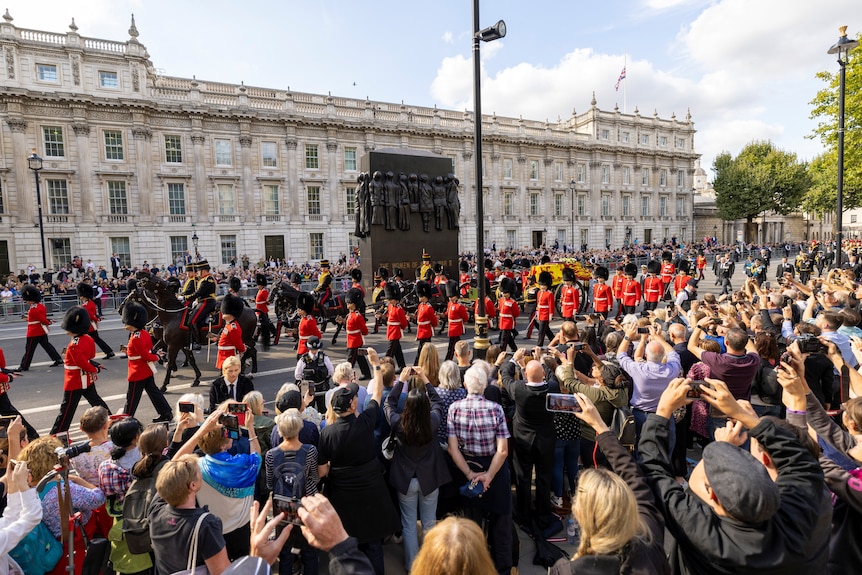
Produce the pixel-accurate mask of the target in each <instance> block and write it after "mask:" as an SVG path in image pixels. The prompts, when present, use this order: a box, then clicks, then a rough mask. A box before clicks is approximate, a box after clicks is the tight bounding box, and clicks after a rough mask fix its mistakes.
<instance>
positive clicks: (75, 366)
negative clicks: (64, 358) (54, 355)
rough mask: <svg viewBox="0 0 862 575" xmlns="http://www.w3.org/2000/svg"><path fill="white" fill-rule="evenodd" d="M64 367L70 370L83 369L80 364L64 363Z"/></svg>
mask: <svg viewBox="0 0 862 575" xmlns="http://www.w3.org/2000/svg"><path fill="white" fill-rule="evenodd" d="M63 367H64V368H66V369H68V370H70V371H71V370H73V369H77V370H80V369H81V367H80V366H78V365H65V364H64V365H63Z"/></svg>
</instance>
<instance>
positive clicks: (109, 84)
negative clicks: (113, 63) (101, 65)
mask: <svg viewBox="0 0 862 575" xmlns="http://www.w3.org/2000/svg"><path fill="white" fill-rule="evenodd" d="M99 86H101V87H102V88H119V87H120V79H119V78H118V77H117V73H116V72H105V71H103V70H100V71H99Z"/></svg>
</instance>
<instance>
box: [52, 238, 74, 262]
mask: <svg viewBox="0 0 862 575" xmlns="http://www.w3.org/2000/svg"><path fill="white" fill-rule="evenodd" d="M48 245H50V246H51V259H52V260H53V262H54V269H60V268H61V267H63V266H68V265H70V264H71V263H72V242H71V241H70V240H69V238H50V239H49V240H48Z"/></svg>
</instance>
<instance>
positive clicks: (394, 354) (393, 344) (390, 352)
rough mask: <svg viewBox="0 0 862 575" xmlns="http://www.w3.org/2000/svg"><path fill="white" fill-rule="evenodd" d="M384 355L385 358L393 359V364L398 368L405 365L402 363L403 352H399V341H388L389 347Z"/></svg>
mask: <svg viewBox="0 0 862 575" xmlns="http://www.w3.org/2000/svg"><path fill="white" fill-rule="evenodd" d="M386 355H387V357H391V358H392V359H394V360H395V363H396V364H398V367H402V368H403V367H404V366H405V365H406V363H405V362H404V352H403V351H402V350H401V340H400V339H390V340H389V347H387V348H386ZM417 357H418V356H417Z"/></svg>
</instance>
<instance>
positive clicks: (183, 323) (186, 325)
mask: <svg viewBox="0 0 862 575" xmlns="http://www.w3.org/2000/svg"><path fill="white" fill-rule="evenodd" d="M191 311H192V307H191V306H186V307H185V309H184V310H183V315H182V317H181V318H180V329H184V330H190V329H191V327H192V326H191V323H192V315H193V314H192V313H191ZM208 319H209V321H205V322H204V323H203V325H202V326H201V331H202V332H206V331H212V332H216V331H219V330H221V328H223V327H224V318H223V317H222V316H221V311H219V309H218V308H215V309H214V310H213V311H212V312H210V314H209V316H208Z"/></svg>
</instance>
